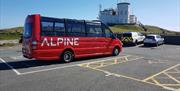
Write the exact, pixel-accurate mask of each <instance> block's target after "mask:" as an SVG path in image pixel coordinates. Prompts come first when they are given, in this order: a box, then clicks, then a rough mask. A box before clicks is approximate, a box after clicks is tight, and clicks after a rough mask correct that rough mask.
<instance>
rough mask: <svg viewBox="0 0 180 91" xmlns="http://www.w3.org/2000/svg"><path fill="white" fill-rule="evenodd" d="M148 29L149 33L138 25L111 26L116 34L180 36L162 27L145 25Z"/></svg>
mask: <svg viewBox="0 0 180 91" xmlns="http://www.w3.org/2000/svg"><path fill="white" fill-rule="evenodd" d="M145 27H146V28H147V30H148V31H147V32H145V31H144V30H143V28H142V27H140V26H138V25H114V26H111V27H110V28H111V30H112V31H113V32H114V33H122V32H141V33H148V34H149V33H153V34H165V35H180V33H179V32H172V31H169V30H166V29H162V28H160V27H156V26H150V25H145Z"/></svg>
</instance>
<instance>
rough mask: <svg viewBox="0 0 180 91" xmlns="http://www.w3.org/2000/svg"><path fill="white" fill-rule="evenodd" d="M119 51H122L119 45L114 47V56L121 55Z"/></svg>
mask: <svg viewBox="0 0 180 91" xmlns="http://www.w3.org/2000/svg"><path fill="white" fill-rule="evenodd" d="M119 53H120V49H119V47H115V48H114V49H113V56H117V55H119Z"/></svg>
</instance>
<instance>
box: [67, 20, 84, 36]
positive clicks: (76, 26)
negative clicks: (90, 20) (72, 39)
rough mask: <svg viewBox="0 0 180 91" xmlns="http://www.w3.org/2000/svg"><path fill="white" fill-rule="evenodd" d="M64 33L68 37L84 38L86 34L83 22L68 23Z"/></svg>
mask: <svg viewBox="0 0 180 91" xmlns="http://www.w3.org/2000/svg"><path fill="white" fill-rule="evenodd" d="M66 33H67V35H68V36H77V37H85V36H86V32H85V24H84V22H78V21H68V22H67V32H66Z"/></svg>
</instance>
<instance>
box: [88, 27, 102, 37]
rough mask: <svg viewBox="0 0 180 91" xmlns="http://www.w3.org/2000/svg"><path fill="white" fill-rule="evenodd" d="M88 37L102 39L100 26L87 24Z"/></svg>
mask: <svg viewBox="0 0 180 91" xmlns="http://www.w3.org/2000/svg"><path fill="white" fill-rule="evenodd" d="M87 36H88V37H102V36H103V31H102V28H101V25H100V24H87Z"/></svg>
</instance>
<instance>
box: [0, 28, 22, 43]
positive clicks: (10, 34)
mask: <svg viewBox="0 0 180 91" xmlns="http://www.w3.org/2000/svg"><path fill="white" fill-rule="evenodd" d="M22 32H23V27H15V28H9V29H1V30H0V40H14V39H20V37H21V35H22Z"/></svg>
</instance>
